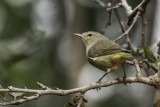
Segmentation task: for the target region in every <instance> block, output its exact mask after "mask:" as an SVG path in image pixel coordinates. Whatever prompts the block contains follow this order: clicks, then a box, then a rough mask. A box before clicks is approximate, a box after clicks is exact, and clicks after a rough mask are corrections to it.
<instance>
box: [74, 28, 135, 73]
mask: <svg viewBox="0 0 160 107" xmlns="http://www.w3.org/2000/svg"><path fill="white" fill-rule="evenodd" d="M75 35H77V36H80V37H82V40H83V42H84V44H85V46H86V56H87V58H88V61H89V63H90V64H92V65H93V66H95V67H97V68H99V69H101V70H103V71H106V72H107V71H108V70H107V69H110V70H109V72H110V71H114V70H117V69H119V68H120V67H121V66H122V64H123V63H124V62H126V60H128V59H131V58H133V57H132V55H131V54H130V53H129V52H127V51H126V50H124V49H122V48H121V47H120V46H119V45H118V44H117V43H115V42H113V41H111V40H109V39H108V38H106V37H105V36H103V35H102V34H100V33H98V32H94V31H88V32H85V33H82V34H75Z"/></svg>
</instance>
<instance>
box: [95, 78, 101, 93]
mask: <svg viewBox="0 0 160 107" xmlns="http://www.w3.org/2000/svg"><path fill="white" fill-rule="evenodd" d="M96 83H97V85H99V87H97V88H95V89H96V90H97V91H99V90H100V89H101V79H99V80H98V81H97V82H96Z"/></svg>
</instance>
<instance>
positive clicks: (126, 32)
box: [114, 12, 140, 42]
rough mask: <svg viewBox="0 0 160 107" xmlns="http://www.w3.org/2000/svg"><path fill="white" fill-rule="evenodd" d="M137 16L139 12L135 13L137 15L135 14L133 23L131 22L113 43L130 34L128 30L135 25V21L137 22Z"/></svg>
mask: <svg viewBox="0 0 160 107" xmlns="http://www.w3.org/2000/svg"><path fill="white" fill-rule="evenodd" d="M139 16H140V12H137V14H136V16H135V17H134V19H133V22H132V24H131V25H130V27H129V28H128V29H127V30H126V31H125V32H124V33H123V34H122V35H120V36H119V37H118V38H116V39H115V40H114V42H115V41H117V40H119V39H121V38H122V37H123V36H124V35H127V34H128V33H129V32H130V30H131V29H132V28H133V26H134V25H135V23H136V21H137V19H138V17H139Z"/></svg>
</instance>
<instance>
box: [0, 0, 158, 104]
mask: <svg viewBox="0 0 160 107" xmlns="http://www.w3.org/2000/svg"><path fill="white" fill-rule="evenodd" d="M115 1H116V2H119V0H115ZM127 1H128V3H129V4H130V5H131V6H132V8H135V7H136V6H137V5H138V4H139V3H140V2H141V0H127ZM105 2H108V1H107V0H106V1H105ZM159 6H160V2H159V1H158V0H151V2H150V3H149V5H148V7H147V11H146V12H147V13H146V16H147V20H148V30H147V41H146V43H147V44H148V45H150V46H152V47H153V49H154V48H155V47H156V45H155V44H154V43H155V42H157V40H158V39H159V37H158V36H159V30H158V29H159V27H160V26H159V25H160V24H159V23H158V20H159V19H158V17H160V16H158V15H159V13H158V11H156V10H158V8H159ZM119 11H120V14H121V16H122V17H123V18H124V19H125V20H127V16H126V14H125V10H124V9H123V8H121V9H120V10H119ZM112 16H113V17H112V24H111V26H110V27H108V28H107V30H106V31H105V35H106V36H107V37H108V38H110V39H111V40H114V39H115V38H116V37H118V36H119V35H121V34H122V33H121V29H120V26H119V24H118V21H117V19H116V17H115V14H114V13H113V15H112ZM107 17H108V13H107V12H106V10H105V9H104V8H102V7H100V6H99V5H98V4H96V3H95V2H94V0H0V84H1V85H2V86H3V87H4V88H6V87H8V86H15V87H21V88H22V87H27V88H34V89H37V88H39V87H38V86H37V84H36V82H41V83H43V84H44V85H46V86H48V87H50V88H54V87H58V88H61V89H70V88H75V87H80V86H84V85H87V84H90V83H92V82H96V81H97V80H98V79H99V78H100V77H101V76H102V75H103V74H104V72H103V71H100V70H98V69H96V68H94V67H92V66H91V65H90V64H89V63H88V62H87V60H86V57H85V50H84V45H83V43H82V41H81V39H80V38H79V37H76V36H74V35H73V33H82V32H85V31H89V30H94V31H98V32H101V31H102V29H103V28H104V26H105V24H106V22H107ZM140 31H141V20H138V22H137V23H136V25H135V26H134V27H133V30H132V31H131V35H130V37H131V39H132V41H133V43H134V44H135V45H136V46H139V44H140V40H141V35H140ZM118 43H119V44H121V45H124V44H125V40H124V38H123V39H121V41H118ZM125 69H126V71H127V76H134V75H135V72H134V71H135V69H134V67H132V66H125ZM121 71H122V70H121ZM148 74H153V72H150V71H148V72H147V73H146V72H143V75H144V76H147V75H148ZM122 76H123V72H118V71H116V72H114V73H111V74H109V75H107V76H106V77H105V79H104V80H103V81H108V80H113V79H115V78H117V77H122ZM75 95H77V94H75ZM75 95H67V96H51V95H47V96H43V97H41V98H39V99H37V100H34V101H31V102H27V103H24V104H21V105H19V107H63V105H64V104H65V103H67V102H72V100H73V98H74V96H75ZM153 96H154V88H153V87H150V86H147V85H144V84H127V85H126V86H125V85H124V84H119V85H114V86H110V87H106V88H102V89H101V90H100V91H98V92H97V91H96V90H91V91H88V92H87V93H86V94H85V98H86V99H87V100H88V103H87V104H86V105H87V107H117V106H118V107H151V106H152V101H153Z"/></svg>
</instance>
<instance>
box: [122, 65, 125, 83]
mask: <svg viewBox="0 0 160 107" xmlns="http://www.w3.org/2000/svg"><path fill="white" fill-rule="evenodd" d="M122 66H123V72H124V76H123V79H124V85H126V71H125V68H124V64H122Z"/></svg>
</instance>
